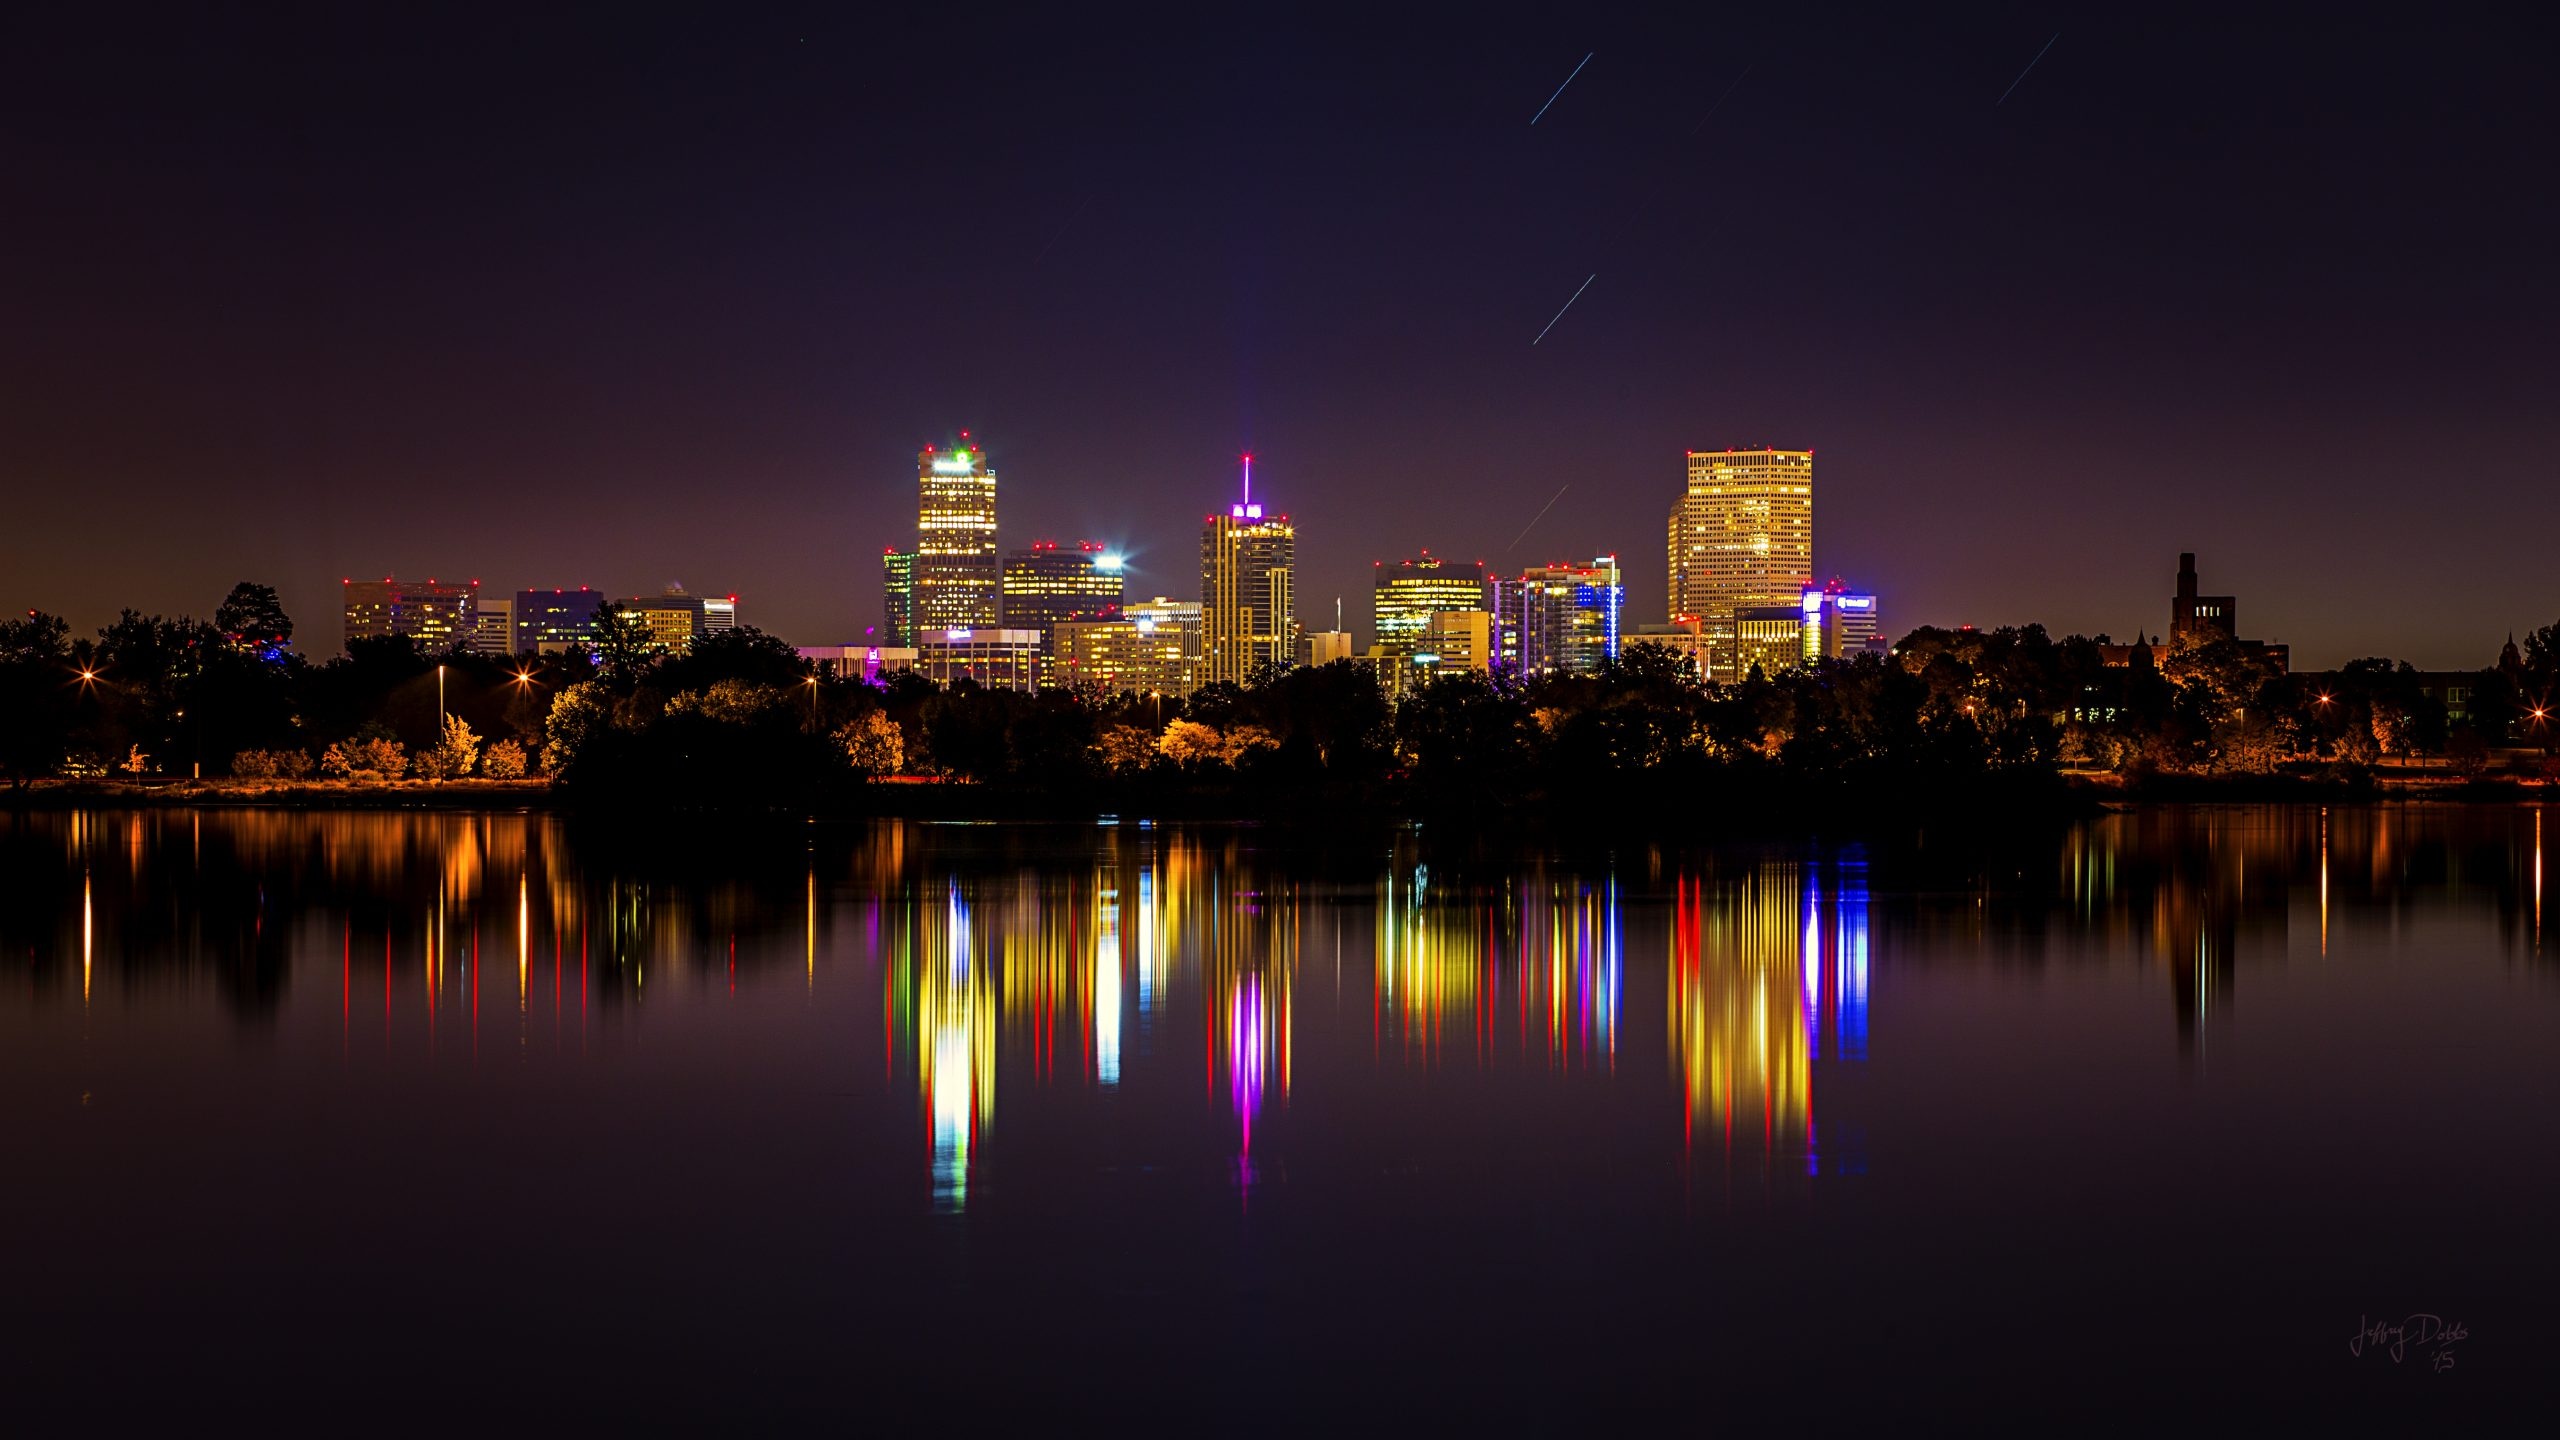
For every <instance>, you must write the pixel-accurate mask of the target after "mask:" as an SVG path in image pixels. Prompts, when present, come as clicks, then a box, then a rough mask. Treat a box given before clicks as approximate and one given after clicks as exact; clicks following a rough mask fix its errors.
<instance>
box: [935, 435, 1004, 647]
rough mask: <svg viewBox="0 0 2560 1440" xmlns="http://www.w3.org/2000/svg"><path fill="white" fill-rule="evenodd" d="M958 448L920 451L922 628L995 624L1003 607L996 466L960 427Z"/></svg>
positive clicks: (991, 626)
mask: <svg viewBox="0 0 2560 1440" xmlns="http://www.w3.org/2000/svg"><path fill="white" fill-rule="evenodd" d="M960 441H961V443H960V445H959V447H958V448H956V449H954V450H952V451H950V452H949V453H947V454H946V453H944V452H942V451H939V450H936V449H934V448H933V447H932V446H930V445H928V446H926V447H925V448H924V450H923V451H922V452H921V453H919V454H918V455H917V456H916V570H915V584H916V610H915V624H916V629H917V630H918V631H920V632H922V633H926V634H930V633H932V632H934V631H937V630H952V629H960V630H966V629H992V628H994V627H995V625H996V623H997V617H998V615H999V614H1000V612H1001V609H1002V595H1003V580H1004V575H1003V567H1002V565H1001V563H1000V562H999V561H998V559H997V557H996V472H995V471H993V470H990V469H988V468H987V455H986V451H984V450H983V449H980V448H978V447H976V446H973V445H971V444H969V443H968V441H969V432H968V431H966V430H963V431H961V432H960Z"/></svg>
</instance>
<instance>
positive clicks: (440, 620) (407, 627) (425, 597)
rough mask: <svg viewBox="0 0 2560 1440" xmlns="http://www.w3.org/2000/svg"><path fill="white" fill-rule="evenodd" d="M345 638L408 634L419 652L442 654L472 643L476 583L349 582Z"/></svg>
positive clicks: (384, 579)
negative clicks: (415, 642)
mask: <svg viewBox="0 0 2560 1440" xmlns="http://www.w3.org/2000/svg"><path fill="white" fill-rule="evenodd" d="M341 583H342V584H343V585H344V587H345V591H346V593H345V596H344V599H345V604H346V622H347V629H346V638H347V639H349V640H362V639H365V638H367V637H370V636H377V635H406V636H409V637H410V638H412V639H414V640H416V641H417V642H418V648H419V649H421V650H425V651H426V652H428V653H429V654H434V655H441V654H443V653H444V652H446V651H448V650H452V649H455V648H456V647H459V646H467V645H469V644H470V643H471V637H472V635H473V633H474V632H475V631H477V630H478V628H479V625H480V605H479V600H480V582H479V581H477V580H472V581H468V582H464V583H460V584H444V583H441V582H438V581H435V580H428V581H424V582H420V581H416V580H394V579H392V578H391V577H390V576H388V575H385V576H383V577H382V579H381V580H380V581H379V582H377V581H372V580H347V581H343V582H341Z"/></svg>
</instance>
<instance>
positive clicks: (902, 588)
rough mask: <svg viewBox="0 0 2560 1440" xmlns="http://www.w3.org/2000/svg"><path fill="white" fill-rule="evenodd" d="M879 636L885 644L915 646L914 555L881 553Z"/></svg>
mask: <svg viewBox="0 0 2560 1440" xmlns="http://www.w3.org/2000/svg"><path fill="white" fill-rule="evenodd" d="M880 635H881V643H882V644H884V645H913V644H914V643H916V552H914V551H913V550H901V549H898V548H897V547H896V546H894V545H893V546H890V547H889V548H888V549H885V550H883V551H881V552H880Z"/></svg>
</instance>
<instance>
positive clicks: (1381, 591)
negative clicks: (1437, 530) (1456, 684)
mask: <svg viewBox="0 0 2560 1440" xmlns="http://www.w3.org/2000/svg"><path fill="white" fill-rule="evenodd" d="M1375 584H1376V587H1377V591H1376V594H1377V599H1376V605H1377V608H1376V615H1377V630H1378V641H1377V644H1378V653H1380V654H1382V655H1410V654H1412V653H1414V649H1415V647H1416V646H1417V645H1419V644H1420V643H1421V640H1422V636H1423V634H1424V632H1425V631H1427V630H1429V629H1430V628H1431V617H1432V616H1433V615H1436V614H1439V613H1440V612H1442V611H1447V610H1482V609H1484V608H1485V603H1486V601H1485V580H1484V563H1483V562H1482V561H1474V560H1470V561H1461V562H1459V563H1458V564H1455V565H1452V564H1450V563H1448V562H1447V561H1445V560H1435V559H1433V558H1432V557H1431V552H1430V551H1428V550H1425V551H1423V552H1422V558H1421V559H1419V560H1399V561H1397V562H1396V563H1395V564H1393V565H1388V564H1384V563H1381V564H1380V565H1379V566H1378V574H1377V579H1376V581H1375Z"/></svg>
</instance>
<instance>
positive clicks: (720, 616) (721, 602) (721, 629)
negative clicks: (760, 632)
mask: <svg viewBox="0 0 2560 1440" xmlns="http://www.w3.org/2000/svg"><path fill="white" fill-rule="evenodd" d="M737 628H738V597H737V596H735V595H705V596H703V597H702V633H703V634H705V635H723V634H726V633H728V632H729V631H731V630H735V629H737Z"/></svg>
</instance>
